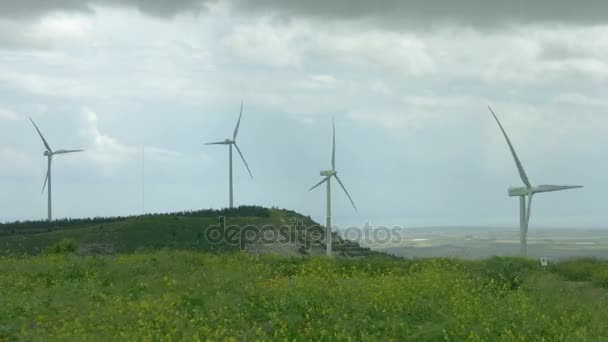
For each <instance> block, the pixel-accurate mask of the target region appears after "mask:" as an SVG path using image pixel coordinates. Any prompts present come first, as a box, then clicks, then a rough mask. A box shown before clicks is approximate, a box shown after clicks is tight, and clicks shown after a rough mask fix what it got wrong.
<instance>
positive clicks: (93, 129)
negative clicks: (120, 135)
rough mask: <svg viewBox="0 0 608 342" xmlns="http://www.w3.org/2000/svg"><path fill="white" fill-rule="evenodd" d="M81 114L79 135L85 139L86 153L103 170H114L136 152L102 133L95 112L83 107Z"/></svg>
mask: <svg viewBox="0 0 608 342" xmlns="http://www.w3.org/2000/svg"><path fill="white" fill-rule="evenodd" d="M82 115H83V118H84V123H83V127H82V129H81V132H80V135H81V136H82V137H83V138H85V139H86V140H87V146H86V155H87V157H88V158H89V159H90V160H91V161H93V162H94V163H95V164H97V165H98V166H100V167H101V168H102V169H103V170H104V172H106V173H110V172H113V171H116V169H117V168H119V167H121V166H122V165H124V164H125V163H127V162H128V161H129V159H130V158H131V157H132V156H133V155H134V154H136V153H137V151H136V150H135V149H134V148H131V147H129V146H127V145H125V144H122V143H121V142H119V141H118V140H117V139H115V138H113V137H111V136H108V135H105V134H103V133H102V132H101V131H100V129H99V118H98V116H97V114H96V113H95V112H93V111H92V110H90V109H88V108H83V110H82Z"/></svg>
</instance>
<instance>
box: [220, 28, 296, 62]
mask: <svg viewBox="0 0 608 342" xmlns="http://www.w3.org/2000/svg"><path fill="white" fill-rule="evenodd" d="M306 33H307V32H306V31H304V32H303V31H302V28H301V27H293V26H292V27H282V28H277V27H276V26H272V25H270V24H269V23H268V22H266V21H259V22H257V23H255V24H253V25H243V26H237V27H235V28H233V30H232V33H231V34H230V35H229V36H228V37H227V38H226V39H225V41H224V44H225V45H226V46H227V47H229V48H231V49H232V50H233V51H234V52H235V53H236V54H237V55H238V56H240V57H242V58H245V59H247V60H249V61H251V62H254V63H257V64H261V65H267V66H272V67H278V68H281V67H289V66H297V65H299V64H300V63H301V58H302V55H301V51H299V50H298V46H297V44H296V41H298V40H302V39H305V38H306V37H302V35H303V34H306Z"/></svg>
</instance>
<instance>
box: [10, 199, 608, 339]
mask: <svg viewBox="0 0 608 342" xmlns="http://www.w3.org/2000/svg"><path fill="white" fill-rule="evenodd" d="M218 216H223V217H225V218H226V224H227V225H232V226H238V227H245V226H258V227H261V226H273V227H279V226H285V227H286V230H281V232H282V234H283V235H285V236H289V237H290V238H293V239H292V240H293V243H289V244H285V243H270V244H264V243H259V242H257V243H253V242H251V241H246V242H247V243H244V244H241V243H240V242H238V241H232V242H231V241H223V242H221V243H211V242H210V241H208V240H207V239H206V237H208V235H207V234H206V233H208V232H209V230H210V229H211V227H213V226H214V225H216V224H217V223H218ZM304 227H307V228H304ZM311 232H317V233H323V229H322V228H320V227H318V225H316V224H315V223H314V222H313V221H312V220H310V218H308V217H305V216H303V215H299V214H297V213H294V212H292V211H287V210H278V209H265V208H260V207H241V208H238V209H235V210H229V211H226V210H224V211H201V212H189V213H175V214H167V215H149V216H143V217H129V218H115V219H91V220H89V219H86V220H64V221H56V222H52V223H45V222H25V223H23V222H22V223H11V224H3V225H0V294H1V295H0V341H22V340H24V341H48V340H64V341H88V340H95V341H97V340H100V341H133V340H144V341H176V340H185V341H193V340H194V341H196V340H218V339H219V340H369V341H378V340H395V341H397V340H404V339H405V340H412V341H438V340H483V341H485V340H505V341H511V340H541V339H545V340H550V341H554V340H557V341H560V340H562V341H571V340H604V339H607V338H608V325H607V324H606V323H605V322H606V321H608V305H607V304H608V263H607V262H605V261H599V260H596V259H579V260H571V261H565V262H560V263H552V264H551V265H550V267H549V268H548V269H547V270H542V269H540V265H539V263H538V261H537V260H535V259H521V258H501V257H494V258H487V259H483V260H466V259H448V258H429V259H416V258H409V259H401V258H396V257H392V256H389V255H387V254H382V253H374V252H372V251H370V250H369V249H366V248H362V247H360V246H358V245H357V244H354V243H346V242H344V241H342V240H341V239H340V238H339V237H338V236H335V244H334V249H335V251H336V256H337V257H336V258H326V257H324V256H323V254H324V246H323V244H322V242H320V241H316V240H313V241H315V242H312V243H310V244H308V243H307V241H308V240H307V239H308V235H307V234H310V233H311ZM420 234H429V232H419V233H416V234H414V235H412V236H410V237H408V238H411V239H410V240H409V241H408V240H407V239H406V240H404V243H405V246H403V245H401V246H399V245H397V246H395V247H397V248H403V247H406V248H414V250H415V251H417V252H419V251H421V250H423V248H426V249H427V250H429V251H430V250H433V246H432V245H431V246H427V245H426V244H429V243H430V244H433V243H437V241H444V242H443V244H444V245H445V244H449V243H450V241H454V236H458V234H461V233H460V232H459V231H457V230H453V231H451V232H449V233H445V232H444V233H437V232H435V233H433V232H431V233H430V234H431V236H434V238H433V239H435V240H434V241H431V239H429V240H425V239H424V238H421V236H422V235H420ZM321 237H322V235H321ZM438 237H441V238H442V239H444V240H440V238H438ZM500 238H502V237H500V236H495V240H496V239H500ZM429 241H430V242H429ZM465 241H467V242H466V243H467V244H468V246H473V245H478V246H480V247H479V248H482V247H481V246H484V244H485V245H487V246H491V245H492V243H496V241H488V239H485V238H479V236H469V237H468V238H466V239H465ZM234 242H236V243H234ZM241 242H242V241H241ZM408 244H412V245H408ZM457 247H458V248H462V246H457ZM483 248H486V249H487V248H489V247H483ZM441 252H445V250H441V249H438V250H437V251H436V252H435V253H441ZM414 256H418V257H419V256H420V254H415V255H414Z"/></svg>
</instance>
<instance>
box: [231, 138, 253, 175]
mask: <svg viewBox="0 0 608 342" xmlns="http://www.w3.org/2000/svg"><path fill="white" fill-rule="evenodd" d="M234 147H236V151H237V152H238V153H239V155H240V156H241V159H243V163H245V167H246V168H247V172H249V176H250V177H251V178H253V175H252V174H251V170H249V165H247V161H246V160H245V157H244V156H243V153H241V149H240V148H239V145H237V144H236V143H234Z"/></svg>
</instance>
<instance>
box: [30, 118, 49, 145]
mask: <svg viewBox="0 0 608 342" xmlns="http://www.w3.org/2000/svg"><path fill="white" fill-rule="evenodd" d="M29 119H30V121H31V122H32V125H34V128H36V131H38V135H40V138H41V139H42V142H43V143H44V147H46V150H47V151H49V152H52V151H53V150H52V149H51V146H49V143H48V142H46V139H44V136H43V135H42V132H40V129H38V126H36V123H35V122H34V120H32V118H29Z"/></svg>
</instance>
